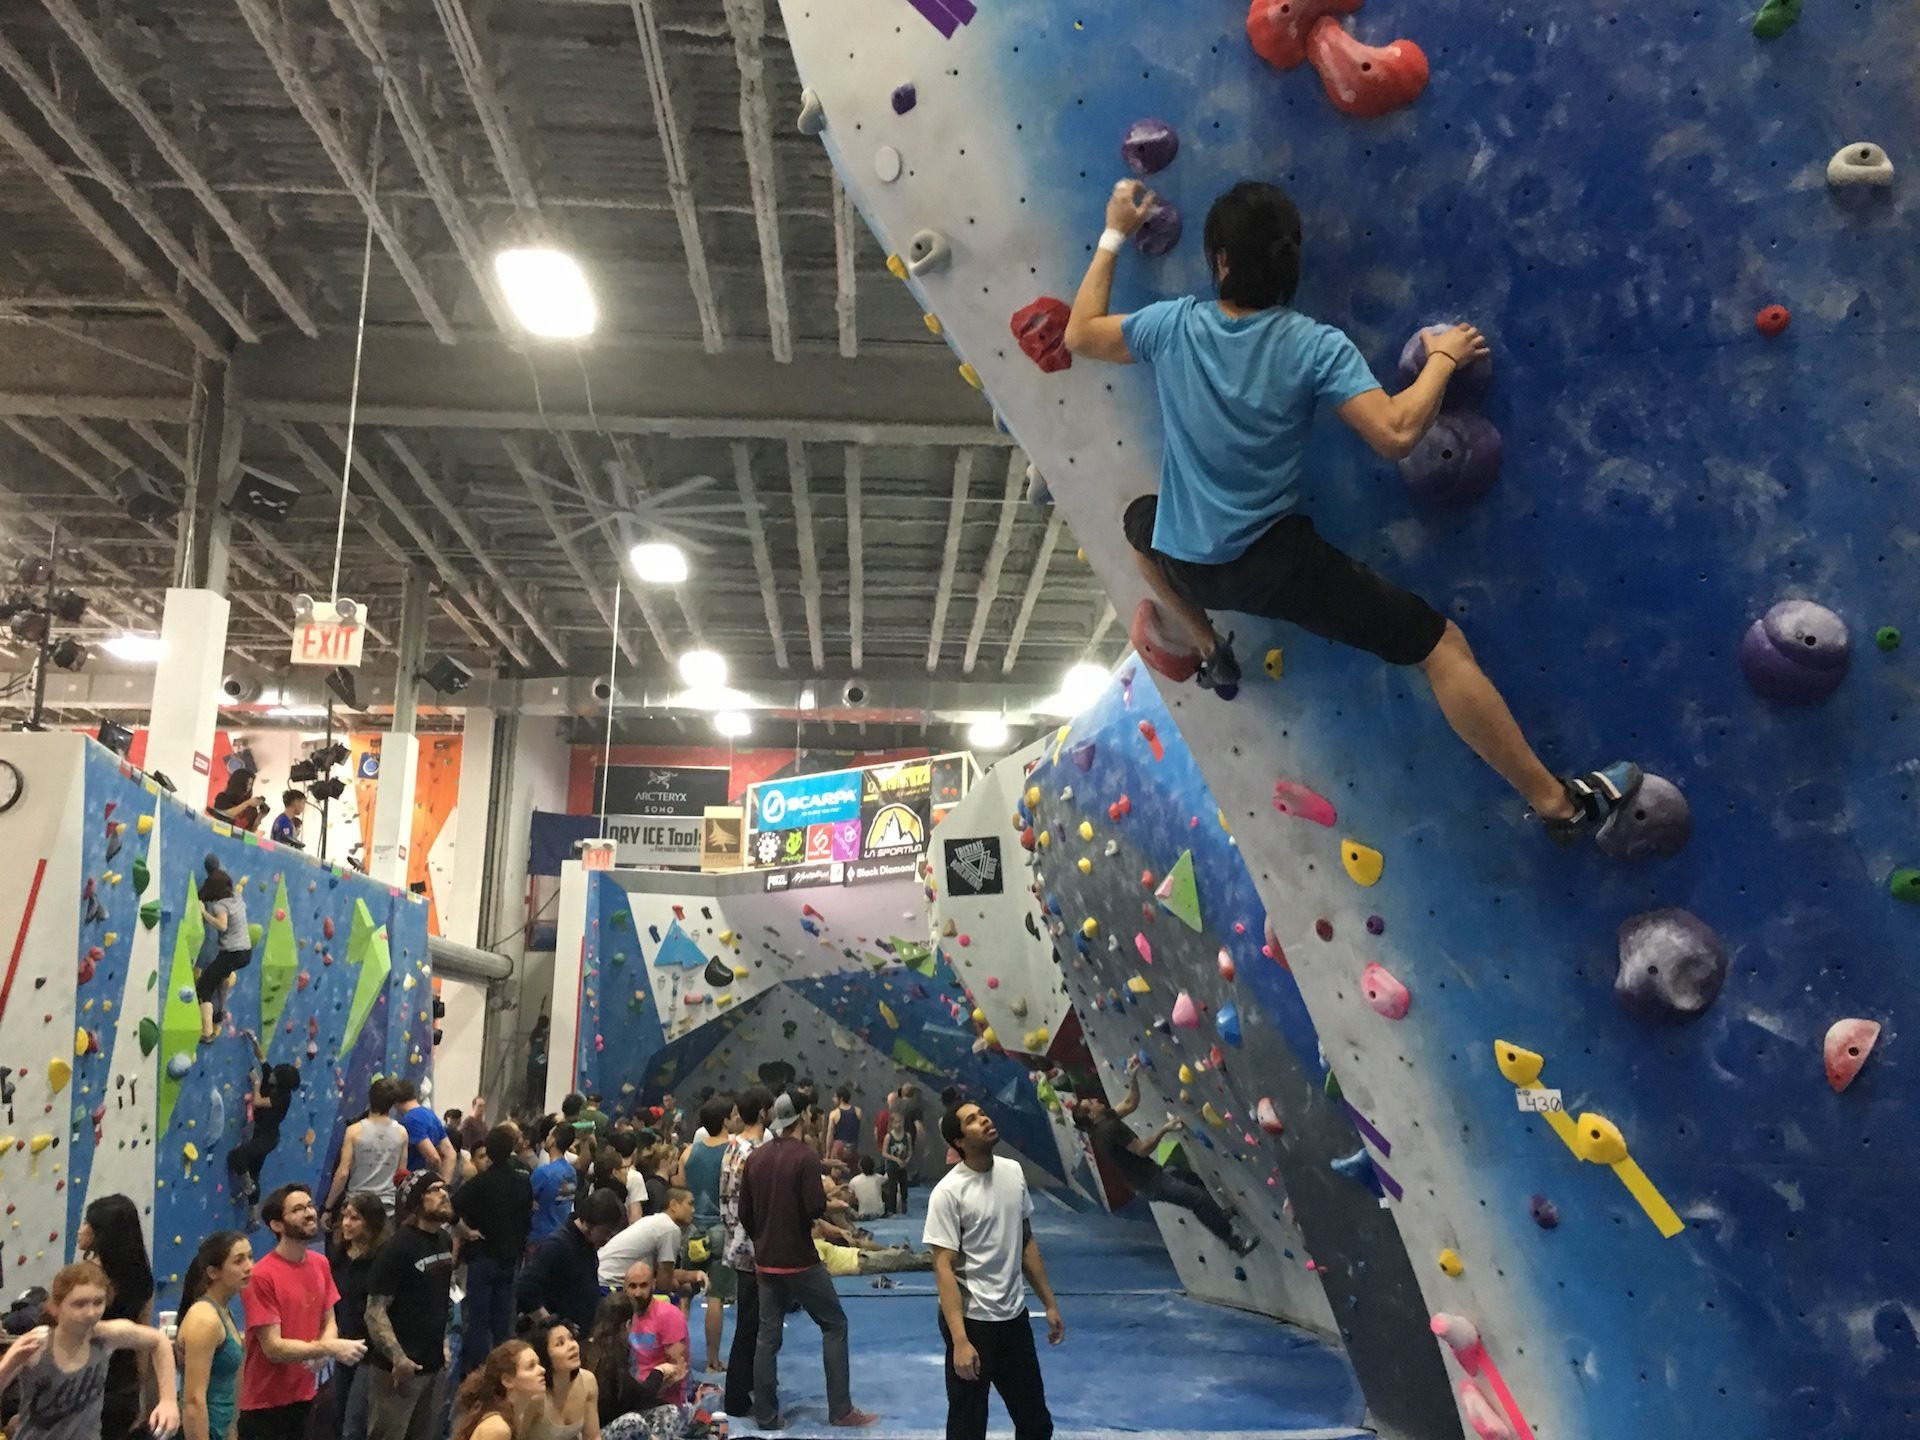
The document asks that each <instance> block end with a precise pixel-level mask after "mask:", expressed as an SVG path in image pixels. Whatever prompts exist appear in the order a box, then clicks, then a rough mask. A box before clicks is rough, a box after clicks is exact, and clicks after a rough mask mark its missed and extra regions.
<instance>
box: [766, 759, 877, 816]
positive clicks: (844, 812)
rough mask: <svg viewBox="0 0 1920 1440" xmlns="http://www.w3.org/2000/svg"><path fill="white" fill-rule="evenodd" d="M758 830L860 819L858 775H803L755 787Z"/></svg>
mask: <svg viewBox="0 0 1920 1440" xmlns="http://www.w3.org/2000/svg"><path fill="white" fill-rule="evenodd" d="M754 794H755V795H756V796H757V797H758V804H759V807H760V818H759V826H758V828H760V829H770V828H772V827H773V826H776V825H778V826H800V825H830V824H833V823H834V822H835V821H840V820H857V819H859V818H860V772H859V771H858V770H842V771H836V772H834V773H833V774H829V775H803V776H800V777H799V778H797V779H793V780H769V781H767V782H766V783H765V784H762V785H759V786H757V787H756V788H755V790H754Z"/></svg>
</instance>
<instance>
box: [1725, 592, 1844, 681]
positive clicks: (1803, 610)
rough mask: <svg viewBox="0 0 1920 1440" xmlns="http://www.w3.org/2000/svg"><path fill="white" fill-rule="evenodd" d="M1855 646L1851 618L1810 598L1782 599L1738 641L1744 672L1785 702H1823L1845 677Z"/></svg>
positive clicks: (1748, 678) (1751, 679)
mask: <svg viewBox="0 0 1920 1440" xmlns="http://www.w3.org/2000/svg"><path fill="white" fill-rule="evenodd" d="M1852 656H1853V644H1852V641H1851V640H1850V639H1849V637H1848V634H1847V622H1846V621H1844V620H1842V619H1841V618H1840V617H1839V616H1838V615H1836V614H1834V613H1833V611H1831V610H1829V609H1827V607H1826V606H1824V605H1816V604H1815V603H1814V602H1813V601H1811V600H1782V601H1781V602H1780V603H1779V604H1777V605H1775V606H1773V608H1772V609H1770V610H1768V611H1767V613H1766V614H1765V615H1763V616H1761V617H1760V618H1759V619H1758V620H1756V621H1754V622H1753V624H1751V625H1750V626H1748V627H1747V633H1746V634H1745V635H1744V636H1743V637H1741V640H1740V672H1741V673H1742V674H1743V675H1745V676H1746V677H1747V684H1749V685H1750V686H1752V687H1753V689H1754V690H1755V691H1756V692H1757V693H1758V694H1760V695H1763V696H1765V697H1766V698H1767V699H1769V700H1773V701H1776V702H1778V703H1779V704H1782V705H1807V704H1811V703H1812V702H1814V701H1816V700H1824V699H1825V698H1826V697H1827V696H1829V695H1831V694H1832V693H1833V692H1834V691H1835V690H1837V689H1838V688H1839V686H1840V682H1841V681H1842V680H1844V679H1846V676H1847V665H1848V663H1849V661H1850V660H1851V659H1852Z"/></svg>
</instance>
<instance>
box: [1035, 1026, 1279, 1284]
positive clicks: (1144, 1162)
mask: <svg viewBox="0 0 1920 1440" xmlns="http://www.w3.org/2000/svg"><path fill="white" fill-rule="evenodd" d="M1139 1108H1140V1061H1139V1059H1138V1057H1135V1058H1134V1059H1131V1060H1129V1061H1127V1093H1126V1095H1125V1096H1123V1097H1122V1098H1121V1100H1120V1103H1119V1104H1117V1105H1108V1104H1107V1102H1106V1101H1105V1100H1102V1099H1100V1098H1099V1097H1098V1096H1096V1095H1088V1096H1085V1097H1083V1098H1082V1099H1080V1100H1079V1101H1077V1102H1076V1103H1075V1104H1074V1107H1073V1122H1074V1124H1076V1125H1078V1126H1079V1127H1080V1128H1081V1129H1082V1130H1084V1131H1086V1132H1087V1139H1088V1140H1089V1141H1091V1142H1092V1145H1093V1150H1094V1154H1096V1155H1098V1156H1099V1157H1100V1158H1101V1159H1102V1160H1103V1161H1105V1162H1106V1164H1107V1168H1108V1169H1110V1170H1112V1171H1113V1173H1114V1174H1116V1175H1118V1176H1119V1177H1120V1178H1121V1179H1122V1180H1124V1181H1125V1182H1126V1184H1127V1188H1128V1189H1130V1190H1131V1191H1133V1193H1134V1194H1136V1195H1138V1196H1139V1197H1140V1198H1141V1199H1142V1200H1147V1201H1156V1200H1157V1201H1158V1202H1159V1203H1160V1204H1162V1205H1177V1206H1179V1207H1180V1208H1181V1209H1182V1210H1187V1211H1191V1212H1192V1214H1193V1218H1194V1219H1196V1220H1198V1221H1199V1222H1200V1223H1201V1224H1202V1225H1204V1226H1206V1227H1207V1229H1209V1230H1211V1231H1212V1232H1213V1234H1214V1235H1215V1236H1216V1237H1217V1238H1218V1239H1219V1241H1220V1243H1221V1244H1223V1245H1225V1246H1226V1247H1227V1248H1228V1249H1229V1250H1231V1251H1233V1253H1234V1254H1236V1255H1245V1254H1246V1253H1247V1252H1248V1251H1249V1250H1251V1249H1253V1247H1254V1246H1256V1245H1258V1244H1259V1243H1260V1237H1259V1236H1258V1235H1252V1236H1248V1237H1246V1238H1244V1239H1243V1238H1242V1237H1241V1236H1240V1235H1238V1234H1237V1233H1235V1231H1234V1228H1233V1217H1232V1216H1230V1215H1229V1214H1227V1212H1226V1210H1225V1209H1224V1208H1222V1206H1221V1204H1220V1202H1219V1201H1218V1200H1215V1199H1214V1198H1213V1195H1212V1194H1211V1193H1210V1192H1209V1191H1208V1189H1207V1187H1206V1186H1204V1185H1202V1184H1201V1183H1200V1182H1199V1181H1198V1180H1197V1179H1195V1178H1193V1177H1192V1176H1191V1175H1189V1174H1188V1173H1187V1172H1185V1171H1176V1170H1168V1169H1165V1168H1163V1167H1162V1166H1161V1164H1160V1162H1159V1161H1157V1160H1155V1159H1154V1158H1153V1152H1154V1150H1155V1148H1156V1147H1157V1146H1158V1145H1159V1144H1160V1142H1161V1140H1162V1139H1164V1138H1165V1137H1166V1136H1167V1134H1168V1133H1169V1132H1171V1131H1175V1130H1179V1129H1182V1128H1184V1126H1185V1123H1186V1122H1185V1121H1183V1120H1181V1119H1180V1118H1179V1117H1178V1116H1174V1117H1172V1118H1171V1119H1169V1120H1168V1121H1167V1123H1166V1124H1164V1125H1162V1126H1161V1127H1160V1128H1159V1129H1158V1130H1156V1131H1154V1132H1153V1134H1151V1135H1136V1134H1134V1133H1133V1127H1132V1126H1130V1125H1129V1124H1127V1121H1126V1117H1127V1116H1129V1115H1131V1114H1132V1113H1133V1112H1134V1111H1135V1110H1138V1109H1139Z"/></svg>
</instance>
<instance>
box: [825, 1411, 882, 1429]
mask: <svg viewBox="0 0 1920 1440" xmlns="http://www.w3.org/2000/svg"><path fill="white" fill-rule="evenodd" d="M879 1422H880V1417H879V1416H878V1415H875V1414H874V1413H873V1412H872V1411H870V1410H849V1411H847V1413H846V1414H844V1415H842V1416H841V1417H840V1418H839V1419H837V1420H833V1421H830V1422H828V1423H830V1424H833V1425H837V1426H839V1427H840V1428H841V1429H842V1430H864V1429H866V1427H867V1426H869V1425H877V1424H878V1423H879Z"/></svg>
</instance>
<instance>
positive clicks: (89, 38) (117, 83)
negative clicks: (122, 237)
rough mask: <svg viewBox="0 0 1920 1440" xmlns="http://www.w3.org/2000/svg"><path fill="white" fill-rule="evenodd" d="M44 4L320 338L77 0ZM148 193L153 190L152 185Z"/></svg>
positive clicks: (252, 263)
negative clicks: (83, 13) (147, 100)
mask: <svg viewBox="0 0 1920 1440" xmlns="http://www.w3.org/2000/svg"><path fill="white" fill-rule="evenodd" d="M40 3H41V4H42V5H44V6H45V7H46V10H47V13H48V14H49V15H51V16H52V17H53V21H54V23H55V24H56V25H58V26H59V27H60V29H61V30H62V31H63V32H64V33H65V34H66V37H67V39H68V40H70V41H72V42H73V46H74V48H75V49H76V50H78V51H79V52H80V53H81V55H83V56H84V57H85V58H86V61H87V63H88V64H89V65H91V66H92V67H93V73H94V75H95V76H96V77H97V78H98V79H99V81H100V83H101V84H102V85H103V86H105V87H106V91H107V93H108V94H109V95H111V96H112V97H113V98H114V99H115V100H117V101H119V103H120V106H121V108H122V109H123V110H125V111H126V112H127V114H129V115H131V116H132V117H133V120H134V123H135V124H137V125H138V126H139V127H140V129H141V130H142V132H144V133H145V135H146V137H147V139H148V140H149V141H150V142H152V145H153V148H154V150H155V151H156V152H158V154H159V156H160V158H161V159H162V160H164V161H166V162H167V164H168V165H170V166H172V167H173V171H174V173H175V174H176V175H178V176H179V177H180V179H181V180H182V181H183V182H184V183H185V185H186V187H187V189H188V191H189V192H190V193H191V194H192V195H193V198H194V199H196V200H198V201H199V202H200V205H201V208H202V209H204V210H205V211H206V212H207V214H208V215H209V216H210V217H211V218H212V220H213V223H214V224H216V225H218V226H219V227H220V231H221V233H222V234H224V235H225V236H226V237H227V241H228V243H229V244H231V245H232V246H233V251H234V254H236V255H238V256H239V257H240V258H241V260H243V261H244V262H245V263H246V265H247V268H248V269H250V270H251V271H253V274H254V277H255V278H256V279H258V280H259V282H260V283H261V284H262V285H264V286H266V287H267V293H269V294H270V295H272V296H273V298H274V302H275V303H276V304H278V305H279V307H280V309H281V310H282V312H284V313H285V315H286V317H287V318H288V319H289V320H291V321H292V322H293V323H294V324H295V325H297V326H298V327H299V328H300V330H301V331H302V332H303V333H304V334H306V335H308V336H310V337H314V338H317V337H318V336H319V334H320V327H319V326H318V325H317V324H315V323H314V319H313V316H312V315H310V314H309V313H308V312H307V308H306V306H305V304H304V303H303V302H302V301H301V299H300V297H299V296H298V295H296V294H295V293H294V291H293V287H292V286H291V285H289V284H288V283H287V282H286V280H285V279H284V278H282V276H281V275H280V272H279V271H278V270H276V269H275V268H274V265H273V262H272V261H271V260H269V259H268V258H267V254H266V251H265V250H264V249H263V248H262V247H261V246H260V244H259V243H258V242H256V241H255V240H254V238H253V236H252V235H250V234H249V233H248V232H247V229H246V227H245V226H244V225H242V224H241V223H240V222H239V220H238V219H236V218H235V217H234V214H233V211H232V210H230V209H229V208H228V207H227V202H226V201H225V200H223V199H222V198H221V197H220V195H219V192H217V191H216V190H215V189H214V188H213V186H212V184H211V183H209V181H208V180H207V178H206V176H205V175H203V174H202V173H201V172H200V169H199V167H198V166H196V165H195V164H194V163H193V160H192V158H191V157H190V156H189V155H188V154H187V152H186V151H185V150H184V149H183V148H182V147H181V145H180V142H179V141H178V140H177V139H175V138H174V135H173V132H172V131H170V130H169V129H168V128H167V127H166V125H165V124H163V123H162V121H161V119H160V117H159V116H158V115H157V114H155V113H154V110H153V107H152V106H150V105H149V104H147V102H146V99H145V97H143V96H142V95H141V94H140V87H139V84H138V82H137V81H136V80H135V79H134V78H133V76H132V74H131V73H130V72H129V71H128V70H127V69H126V68H125V67H124V66H123V65H122V64H121V63H120V61H119V59H118V58H117V57H116V56H115V55H114V53H113V50H112V47H111V46H109V45H108V44H107V41H106V38H105V37H104V36H103V35H101V34H100V32H99V31H97V30H95V29H94V28H93V26H92V25H91V24H89V23H88V21H87V18H86V17H85V16H84V15H82V14H81V13H80V7H79V5H78V4H77V3H76V0H40ZM147 188H148V189H152V188H153V187H152V185H151V183H149V184H148V186H147Z"/></svg>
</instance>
